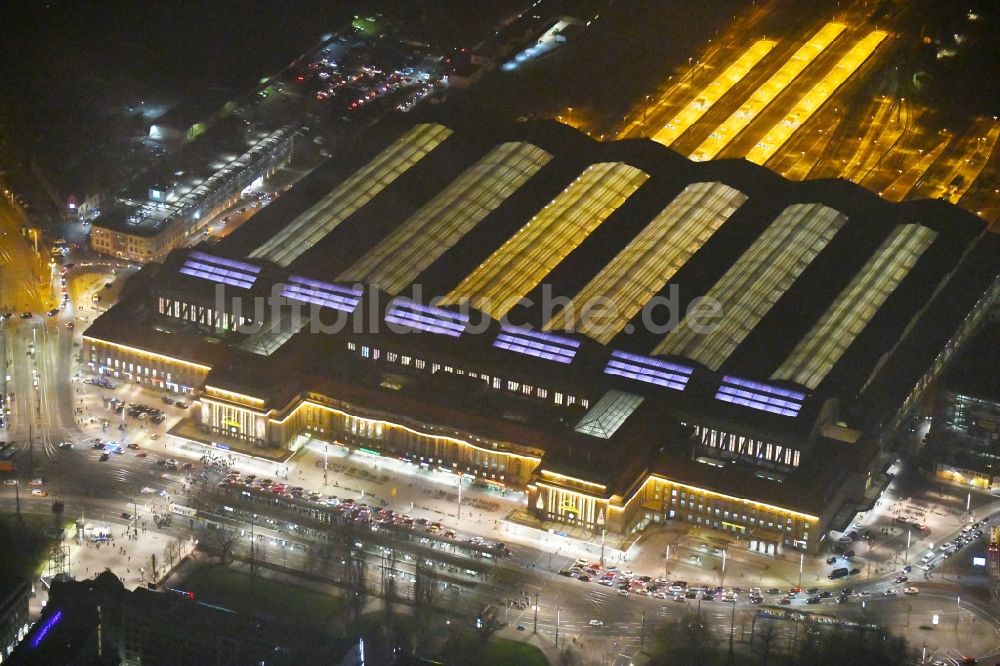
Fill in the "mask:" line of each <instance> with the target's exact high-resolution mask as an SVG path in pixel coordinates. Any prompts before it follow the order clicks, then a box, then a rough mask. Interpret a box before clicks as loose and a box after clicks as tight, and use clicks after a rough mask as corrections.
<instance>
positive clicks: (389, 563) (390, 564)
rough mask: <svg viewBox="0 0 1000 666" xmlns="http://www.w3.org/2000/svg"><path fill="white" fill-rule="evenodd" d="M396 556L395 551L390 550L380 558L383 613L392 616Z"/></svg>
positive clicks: (394, 598)
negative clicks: (383, 601)
mask: <svg viewBox="0 0 1000 666" xmlns="http://www.w3.org/2000/svg"><path fill="white" fill-rule="evenodd" d="M396 562H397V554H396V551H395V549H392V548H390V549H389V552H387V553H385V554H384V555H383V557H382V597H383V599H385V612H386V614H387V615H390V616H391V615H392V612H393V604H394V603H395V601H396V594H397V593H398V590H397V589H396V576H397V575H398V574H399V572H398V571H396Z"/></svg>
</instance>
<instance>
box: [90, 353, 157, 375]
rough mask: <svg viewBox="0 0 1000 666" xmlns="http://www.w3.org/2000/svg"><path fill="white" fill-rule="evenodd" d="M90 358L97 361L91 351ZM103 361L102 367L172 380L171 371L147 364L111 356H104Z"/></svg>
mask: <svg viewBox="0 0 1000 666" xmlns="http://www.w3.org/2000/svg"><path fill="white" fill-rule="evenodd" d="M90 360H91V361H92V362H94V363H97V362H98V360H97V354H96V353H95V352H93V351H92V352H91V354H90ZM104 361H105V363H104V367H106V368H114V369H115V370H121V371H122V372H127V373H129V374H135V375H146V376H151V377H155V378H158V379H163V380H164V381H168V382H169V381H172V380H173V375H172V374H171V373H169V372H166V371H163V370H157V369H156V368H151V367H149V366H148V365H139V364H138V363H132V362H125V361H122V360H119V359H117V358H111V357H110V356H108V357H106V358H105V359H104Z"/></svg>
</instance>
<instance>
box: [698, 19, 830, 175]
mask: <svg viewBox="0 0 1000 666" xmlns="http://www.w3.org/2000/svg"><path fill="white" fill-rule="evenodd" d="M845 28H846V26H845V25H844V24H842V23H836V22H830V23H827V24H826V25H824V26H823V27H822V28H820V29H819V31H818V32H817V33H816V34H815V35H813V36H812V37H811V38H810V39H809V40H808V41H806V43H805V44H803V45H802V46H801V47H799V49H798V50H797V51H796V52H795V53H794V54H792V57H791V58H789V59H788V60H786V61H785V63H784V64H783V65H782V66H781V68H780V69H779V70H778V71H777V72H775V73H774V74H773V75H772V76H771V78H769V79H768V80H767V81H765V82H764V83H763V84H761V86H760V87H759V88H757V89H756V90H754V91H753V94H751V95H750V97H749V99H747V101H746V102H744V103H743V105H742V106H741V107H740V108H739V109H737V110H736V111H735V112H733V114H732V115H731V116H729V117H728V118H726V120H725V121H723V123H722V124H721V125H719V126H718V127H716V128H715V130H714V131H713V132H712V133H711V134H709V135H708V138H707V139H705V140H704V141H703V142H702V143H701V145H700V146H698V147H697V148H696V149H695V150H694V152H693V153H691V159H693V160H699V161H701V160H710V159H712V158H713V157H715V156H716V155H718V154H719V153H720V152H722V150H723V149H724V148H725V147H726V146H728V145H729V143H730V142H731V141H732V140H733V139H735V138H736V136H737V135H738V134H739V133H740V132H742V131H743V130H744V129H746V128H747V126H748V125H749V124H750V123H752V122H753V121H754V119H756V118H757V116H759V115H760V113H761V112H762V111H763V110H764V109H765V107H767V105H768V104H770V103H771V102H773V101H774V100H775V99H776V98H777V97H778V95H780V94H781V93H782V92H784V90H785V88H787V87H788V86H789V84H791V83H792V81H794V80H795V78H796V77H798V76H799V74H801V73H802V72H803V71H805V69H806V67H808V66H809V65H810V63H812V62H813V61H814V60H815V59H816V57H817V56H819V54H820V53H822V52H823V51H825V50H826V49H827V48H828V47H829V46H830V45H831V44H833V42H834V40H835V39H837V37H838V36H839V35H840V33H842V32H843V31H844V29H845Z"/></svg>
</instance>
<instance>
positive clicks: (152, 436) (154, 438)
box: [149, 432, 160, 441]
mask: <svg viewBox="0 0 1000 666" xmlns="http://www.w3.org/2000/svg"><path fill="white" fill-rule="evenodd" d="M149 438H150V439H151V440H153V441H156V440H158V439H159V438H160V436H159V435H157V434H156V433H155V432H154V433H151V434H150V435H149Z"/></svg>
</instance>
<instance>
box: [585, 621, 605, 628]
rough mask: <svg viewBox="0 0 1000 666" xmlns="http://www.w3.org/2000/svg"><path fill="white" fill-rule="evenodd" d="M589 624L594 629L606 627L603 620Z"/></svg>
mask: <svg viewBox="0 0 1000 666" xmlns="http://www.w3.org/2000/svg"><path fill="white" fill-rule="evenodd" d="M588 624H589V625H590V626H592V627H603V626H604V622H602V621H601V620H591V621H590V622H589V623H588Z"/></svg>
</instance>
